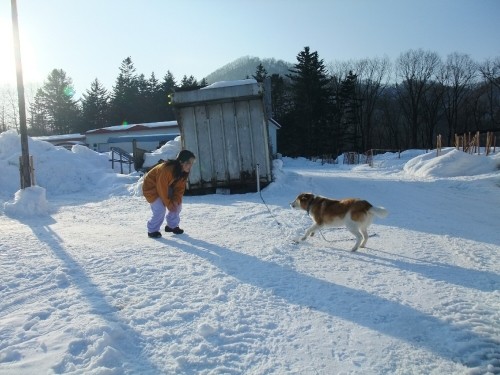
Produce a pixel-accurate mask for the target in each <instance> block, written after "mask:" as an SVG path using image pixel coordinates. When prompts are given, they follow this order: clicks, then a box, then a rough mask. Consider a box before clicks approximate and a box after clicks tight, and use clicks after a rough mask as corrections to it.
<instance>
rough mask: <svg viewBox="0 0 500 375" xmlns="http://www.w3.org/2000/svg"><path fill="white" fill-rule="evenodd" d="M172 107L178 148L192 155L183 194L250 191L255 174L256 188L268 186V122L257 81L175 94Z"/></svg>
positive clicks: (269, 157)
mask: <svg viewBox="0 0 500 375" xmlns="http://www.w3.org/2000/svg"><path fill="white" fill-rule="evenodd" d="M172 103H173V104H174V106H175V112H176V117H177V122H178V124H179V128H180V131H181V139H182V145H183V148H186V149H188V150H191V151H193V152H194V153H195V154H196V156H197V161H196V163H195V164H194V165H193V168H192V169H191V174H190V177H189V181H188V190H189V191H191V192H197V193H206V192H212V191H214V190H216V189H217V188H224V189H229V191H230V192H231V193H233V192H244V191H256V190H257V171H258V177H259V180H258V181H259V185H260V186H265V185H267V184H269V183H270V182H271V180H272V176H271V152H270V143H269V132H268V126H269V123H268V116H267V114H266V109H265V105H264V90H263V88H262V86H261V85H260V84H259V83H257V81H255V80H253V79H247V80H241V81H226V82H217V83H214V84H213V85H210V86H207V87H204V88H201V89H197V90H190V91H178V92H175V94H174V96H173V98H172ZM226 191H227V190H226Z"/></svg>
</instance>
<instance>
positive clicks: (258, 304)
mask: <svg viewBox="0 0 500 375" xmlns="http://www.w3.org/2000/svg"><path fill="white" fill-rule="evenodd" d="M6 138H8V140H6ZM6 142H9V144H10V143H11V142H15V140H13V139H12V137H11V135H8V136H5V133H3V134H0V149H4V150H5V149H6V147H3V148H2V147H1V146H2V145H4V144H5V143H6ZM37 147H38V146H37V145H33V149H36V148H37ZM40 147H41V146H40ZM14 149H15V148H14ZM47 150H48V151H47ZM47 150H44V151H39V153H40V155H39V156H36V158H38V159H39V158H41V157H42V155H43V154H46V153H47V152H55V151H54V150H52V149H51V148H50V147H47ZM13 152H14V151H13ZM73 154H75V152H73V153H72V152H69V151H67V154H65V158H64V159H68V160H71V161H72V162H73V165H74V167H75V168H77V169H83V170H85V169H86V167H83V166H82V167H81V166H80V164H79V163H83V161H80V159H79V158H80V157H81V154H82V153H81V152H78V153H77V156H78V158H76V156H74V155H73ZM97 156H98V155H97ZM95 157H96V155H92V156H91V157H89V158H94V160H95ZM13 159H14V157H12V156H10V157H6V154H5V153H3V154H2V153H0V169H1V171H0V172H2V173H1V174H0V175H6V174H9V173H12V171H11V168H12V164H13V162H12V160H13ZM5 160H11V162H10V164H9V163H7V162H5ZM47 160H49V158H47ZM57 160H59V159H58V158H56V159H55V160H52V161H51V162H49V161H47V162H46V164H47V165H45V166H43V165H39V167H38V170H39V171H40V170H44V169H46V170H51V171H52V172H51V173H52V177H51V178H52V179H59V178H60V179H61V180H64V178H63V177H59V175H58V173H57V172H55V171H58V170H60V169H59V168H58V166H57V165H55V167H54V168H48V167H49V164H50V163H53V164H57ZM439 161H441V162H439ZM498 161H499V158H498V156H493V157H485V156H474V155H468V154H464V153H457V152H455V151H454V150H446V152H445V155H443V156H441V157H440V158H436V157H435V155H434V154H432V157H431V154H424V153H423V151H418V150H414V151H407V152H406V153H403V154H402V156H401V159H398V158H397V155H393V154H386V155H382V156H379V157H378V159H377V163H376V165H377V167H376V168H370V167H368V166H363V165H360V166H344V165H321V164H320V163H313V162H309V161H307V160H305V159H289V158H284V159H283V161H276V162H275V168H274V172H275V176H276V180H275V182H273V183H272V184H271V185H270V186H268V187H267V188H266V189H264V190H263V191H262V195H259V194H258V193H251V194H243V195H206V196H194V197H185V200H184V211H183V213H182V222H181V225H182V227H183V228H184V229H185V230H186V233H185V234H184V235H179V236H174V235H167V234H164V237H163V238H162V239H160V240H153V239H149V238H147V236H146V227H145V222H146V220H147V218H148V216H149V207H148V205H147V204H146V202H145V200H144V199H143V198H142V197H141V196H140V194H138V193H137V191H139V190H140V189H139V187H140V181H138V182H137V179H138V176H134V175H131V176H126V177H120V176H116V175H114V174H113V173H110V171H109V169H105V168H104V167H103V168H102V169H99V168H100V167H99V168H98V167H95V169H94V176H93V177H91V178H94V179H95V180H96V181H99V184H100V185H99V189H94V188H91V187H89V186H87V185H86V182H85V180H80V185H81V186H80V190H79V191H70V192H68V191H67V189H65V190H63V191H58V189H57V186H50V187H44V186H42V188H38V189H37V188H33V190H34V191H33V194H32V195H31V196H28V194H26V196H25V197H24V198H22V197H20V196H19V194H18V197H17V200H16V199H15V198H14V192H15V191H12V188H10V189H11V190H10V191H8V193H3V194H2V193H0V199H3V200H2V202H1V203H2V204H0V207H1V208H0V213H1V215H0V230H1V241H0V264H1V271H0V374H38V373H56V374H57V373H66V374H361V373H362V374H486V373H492V374H499V373H500V233H499V230H498V228H499V226H498V223H499V222H500V210H499V209H498V207H500V194H499V189H500V187H499V186H500V172H499V171H498V169H497V165H498V164H499V163H498ZM87 162H88V161H86V163H87ZM447 164H450V166H449V167H448V168H446V165H447ZM460 165H464V166H466V167H464V168H463V169H462V171H461V168H460ZM485 165H486V167H485ZM451 169H453V170H454V172H453V173H452V174H451V175H450V172H449V171H450V170H451ZM464 169H465V171H464ZM443 171H446V172H443ZM474 171H479V172H478V173H475V172H474ZM63 172H64V169H63V171H62V172H61V173H63ZM82 173H85V172H82ZM70 175H71V174H70ZM72 178H73V177H71V179H72ZM38 180H39V181H44V178H43V177H42V176H40V178H38ZM82 181H83V182H82ZM0 184H1V185H2V190H3V191H7V190H8V189H7V186H9V187H10V186H11V185H7V184H6V183H5V182H4V181H3V180H2V181H0ZM60 185H63V184H60ZM45 189H46V192H45ZM302 191H311V192H314V193H316V194H322V195H325V196H330V197H337V198H340V197H347V196H358V197H363V198H366V199H368V200H369V201H370V202H372V203H373V204H376V205H380V206H384V207H386V208H387V209H388V210H389V212H390V214H389V216H388V217H387V218H385V219H376V220H375V222H374V224H373V225H372V227H371V228H370V230H369V233H370V234H371V237H370V239H369V240H368V244H367V246H368V247H367V248H366V249H360V250H359V251H358V252H356V253H351V252H350V251H349V249H350V248H351V247H352V244H353V238H352V237H351V235H350V234H349V233H348V232H347V231H346V230H343V229H336V230H333V229H332V230H324V231H322V232H321V233H320V234H318V235H317V236H315V237H313V238H310V239H308V240H307V241H306V242H305V243H301V244H300V245H296V244H294V243H293V242H292V239H294V238H295V237H296V236H298V235H299V234H302V233H303V231H304V230H305V228H307V226H308V225H309V224H310V219H309V218H308V217H307V216H306V215H305V214H304V213H301V212H298V211H292V210H291V209H290V208H289V207H288V203H289V202H290V201H291V200H292V199H294V198H295V196H296V195H297V194H298V193H300V192H302ZM44 204H46V206H47V208H46V209H45V212H44V209H43V207H45V206H44ZM26 207H38V208H40V207H42V209H41V210H40V212H39V213H38V214H37V215H33V214H32V215H29V214H27V210H26ZM28 212H29V211H28Z"/></svg>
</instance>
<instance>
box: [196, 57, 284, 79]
mask: <svg viewBox="0 0 500 375" xmlns="http://www.w3.org/2000/svg"><path fill="white" fill-rule="evenodd" d="M259 64H262V66H263V67H264V69H266V71H267V74H268V75H272V74H280V75H283V76H284V75H285V74H289V73H290V72H289V71H288V69H290V68H291V67H293V64H291V63H287V62H285V61H283V60H276V59H273V58H271V59H260V58H258V57H252V56H243V57H240V58H239V59H236V60H234V61H233V62H230V63H229V64H226V65H224V66H223V67H221V68H219V69H217V70H216V71H215V72H213V73H210V74H209V75H208V76H206V77H205V78H206V80H207V83H208V84H211V83H214V82H220V81H235V80H240V79H246V78H252V76H253V75H255V72H256V70H257V66H258V65H259Z"/></svg>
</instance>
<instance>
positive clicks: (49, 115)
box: [31, 69, 80, 134]
mask: <svg viewBox="0 0 500 375" xmlns="http://www.w3.org/2000/svg"><path fill="white" fill-rule="evenodd" d="M74 94H75V92H74V89H73V83H72V80H71V78H69V77H67V76H66V72H64V70H62V69H54V70H52V72H51V73H50V74H49V76H48V77H47V80H46V81H45V82H44V84H43V86H42V87H41V88H40V89H39V90H38V91H37V93H36V96H35V103H36V108H33V112H34V113H35V115H34V116H32V118H31V126H32V128H33V130H35V129H38V130H39V131H41V130H42V129H44V130H45V131H46V132H47V134H69V133H72V132H75V131H77V129H78V127H79V116H80V108H79V107H78V103H77V101H75V100H74V99H73V96H74ZM40 122H41V123H40Z"/></svg>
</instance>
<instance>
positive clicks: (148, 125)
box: [85, 121, 177, 134]
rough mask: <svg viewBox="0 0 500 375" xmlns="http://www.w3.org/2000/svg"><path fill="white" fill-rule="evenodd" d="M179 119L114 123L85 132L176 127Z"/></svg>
mask: <svg viewBox="0 0 500 375" xmlns="http://www.w3.org/2000/svg"><path fill="white" fill-rule="evenodd" d="M176 126H177V121H160V122H146V123H140V124H127V125H114V126H108V127H105V128H99V129H93V130H88V131H87V132H85V134H91V133H109V132H116V131H140V130H147V129H151V128H170V127H176Z"/></svg>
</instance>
